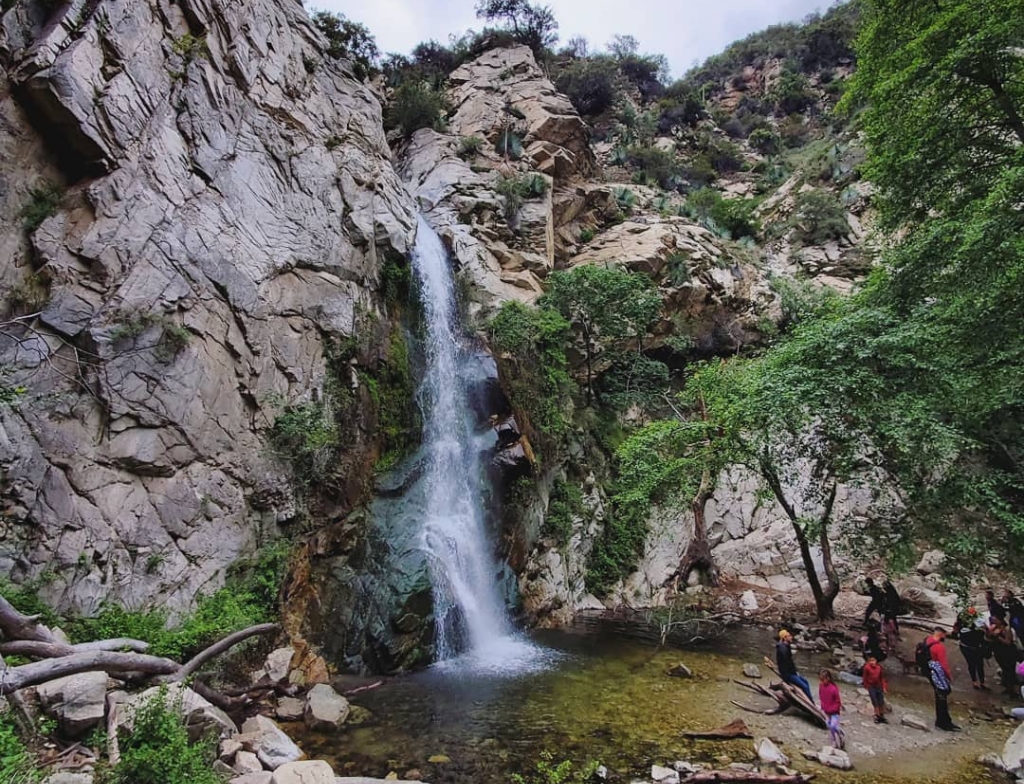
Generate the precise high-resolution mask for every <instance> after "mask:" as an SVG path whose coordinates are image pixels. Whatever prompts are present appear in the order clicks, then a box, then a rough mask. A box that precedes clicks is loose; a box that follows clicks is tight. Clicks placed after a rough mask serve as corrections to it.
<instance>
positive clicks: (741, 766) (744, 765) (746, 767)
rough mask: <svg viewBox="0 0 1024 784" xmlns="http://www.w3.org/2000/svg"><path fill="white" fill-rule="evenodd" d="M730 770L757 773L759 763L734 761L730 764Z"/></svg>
mask: <svg viewBox="0 0 1024 784" xmlns="http://www.w3.org/2000/svg"><path fill="white" fill-rule="evenodd" d="M729 770H735V771H738V772H739V773H757V765H751V764H750V763H749V762H733V763H732V764H731V765H729Z"/></svg>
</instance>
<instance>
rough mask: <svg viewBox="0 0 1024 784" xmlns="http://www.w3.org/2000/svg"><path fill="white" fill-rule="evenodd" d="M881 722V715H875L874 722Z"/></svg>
mask: <svg viewBox="0 0 1024 784" xmlns="http://www.w3.org/2000/svg"><path fill="white" fill-rule="evenodd" d="M881 723H882V717H881V716H875V724H881Z"/></svg>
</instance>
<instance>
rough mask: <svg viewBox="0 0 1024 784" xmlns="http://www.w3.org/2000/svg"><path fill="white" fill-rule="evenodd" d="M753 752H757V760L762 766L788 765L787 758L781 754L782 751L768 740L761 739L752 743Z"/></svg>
mask: <svg viewBox="0 0 1024 784" xmlns="http://www.w3.org/2000/svg"><path fill="white" fill-rule="evenodd" d="M754 751H755V752H757V758H758V759H759V760H761V763H762V764H764V765H788V764H789V757H787V756H786V755H785V754H783V753H782V750H781V749H780V748H779V747H778V746H776V745H775V744H774V743H773V742H772V740H771V739H770V738H761V739H760V740H757V741H754Z"/></svg>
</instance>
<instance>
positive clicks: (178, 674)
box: [0, 596, 280, 702]
mask: <svg viewBox="0 0 1024 784" xmlns="http://www.w3.org/2000/svg"><path fill="white" fill-rule="evenodd" d="M279 629H280V627H279V626H278V625H277V624H273V623H264V624H259V625H257V626H251V627H249V628H248V629H242V630H241V631H238V632H235V633H234V634H230V635H228V636H227V637H225V638H224V639H222V640H219V641H217V642H215V643H214V644H213V645H211V646H209V647H208V648H206V649H204V650H203V651H200V652H199V653H198V654H196V655H195V656H193V657H192V658H191V659H190V660H189V661H187V662H185V663H184V664H179V663H178V662H176V661H174V660H172V659H167V658H164V657H162V656H152V655H150V654H147V653H141V652H138V651H139V649H141V650H143V651H144V650H146V649H147V648H148V647H149V646H148V644H147V643H145V642H143V641H141V640H131V639H126V638H117V639H112V640H95V641H93V642H88V643H83V644H81V645H68V644H67V643H66V642H64V641H63V640H61V639H59V638H58V637H57V636H56V635H55V634H54V633H53V632H52V631H51V630H50V629H48V628H47V627H46V626H44V625H42V624H40V623H38V618H37V616H29V615H23V614H22V613H20V612H19V611H18V610H16V609H15V608H14V606H13V605H11V603H10V602H8V601H7V600H6V599H5V598H3V597H2V596H0V633H2V634H3V636H4V637H5V638H6V639H5V640H4V642H3V643H2V644H0V696H6V695H8V694H11V693H12V692H15V691H18V690H19V689H24V688H26V687H28V686H36V685H38V684H40V683H46V682H47V681H52V680H56V679H57V678H63V677H65V676H68V675H76V674H78V673H82V672H96V671H99V672H106V673H107V674H108V675H115V676H118V677H121V678H122V679H136V678H137V679H141V680H154V679H157V680H159V681H160V682H162V683H175V682H180V681H183V680H185V679H186V678H188V677H190V676H192V675H194V674H195V673H196V672H197V671H198V670H199V669H200V668H201V667H202V666H203V665H204V664H206V663H207V662H209V661H210V660H211V659H213V658H215V657H216V656H219V655H221V654H222V653H224V652H225V651H227V650H229V649H230V648H232V647H233V646H235V645H237V644H238V643H240V642H242V641H244V640H247V639H249V638H251V637H255V636H257V635H262V634H270V633H271V632H276V631H278V630H279ZM125 648H128V649H129V650H128V651H125V650H124V649H125ZM5 653H6V654H9V655H15V654H17V655H20V656H28V657H32V658H36V659H39V661H34V662H29V663H28V664H21V665H18V666H16V667H11V666H8V664H7V662H5V661H4V660H3V655H4V654H5ZM208 699H209V698H208ZM211 702H212V700H211Z"/></svg>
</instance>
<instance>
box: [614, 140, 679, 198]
mask: <svg viewBox="0 0 1024 784" xmlns="http://www.w3.org/2000/svg"><path fill="white" fill-rule="evenodd" d="M626 154H627V156H628V161H629V163H630V164H632V165H633V166H636V167H637V169H639V170H640V171H641V172H643V174H644V177H645V178H646V180H647V181H649V182H654V183H657V184H658V185H659V186H660V187H662V188H665V189H668V190H671V189H674V188H675V187H676V186H677V185H678V184H679V165H678V164H677V163H676V158H675V156H674V155H673V154H672V153H670V152H666V151H665V150H659V149H658V148H657V147H630V148H629V150H627V153H626Z"/></svg>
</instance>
